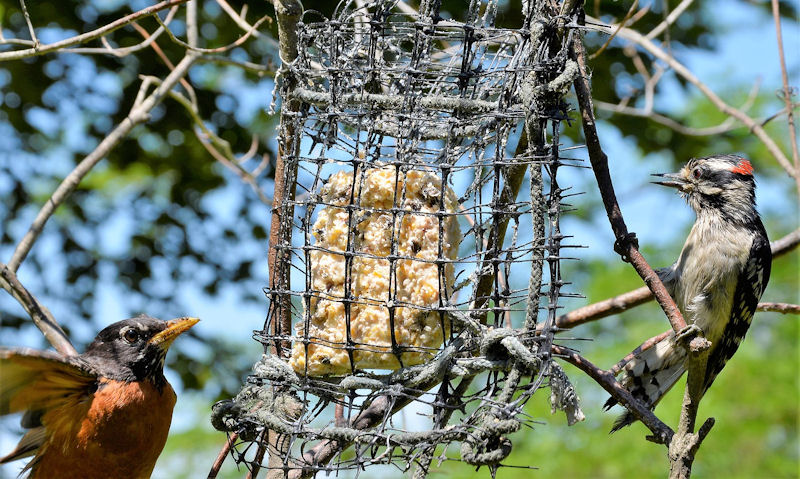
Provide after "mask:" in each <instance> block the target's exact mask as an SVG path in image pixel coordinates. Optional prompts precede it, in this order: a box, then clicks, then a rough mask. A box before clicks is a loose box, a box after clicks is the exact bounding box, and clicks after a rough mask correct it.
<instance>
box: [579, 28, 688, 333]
mask: <svg viewBox="0 0 800 479" xmlns="http://www.w3.org/2000/svg"><path fill="white" fill-rule="evenodd" d="M571 53H572V55H573V56H574V57H575V60H576V61H577V63H578V70H579V72H580V74H579V76H578V78H576V79H575V82H574V84H575V93H576V96H577V97H578V104H579V106H580V110H581V120H582V123H583V133H584V137H585V138H586V146H587V149H588V151H589V160H590V162H591V164H592V170H593V171H594V174H595V178H596V179H597V186H598V187H599V189H600V195H601V196H602V198H603V205H604V206H605V209H606V214H607V215H608V220H609V222H610V223H611V229H612V230H613V231H614V236H615V237H616V243H615V245H614V249H615V250H616V251H617V253H619V254H620V255H621V256H622V258H623V260H625V261H628V262H630V263H631V265H633V267H634V269H636V272H637V273H638V274H639V276H640V277H641V278H642V279H643V280H644V282H645V284H646V285H647V286H648V288H650V290H651V291H652V292H653V295H654V296H655V297H656V300H657V301H658V303H659V305H660V306H661V309H663V310H664V313H665V314H666V315H667V319H668V320H669V322H670V325H672V329H673V330H675V332H676V333H677V332H679V331H682V330H683V329H684V328H686V321H684V319H683V315H682V314H681V312H680V311H679V310H678V307H677V306H676V305H675V301H673V300H672V298H671V297H670V296H669V293H667V290H666V288H665V287H664V285H663V284H662V283H661V280H660V279H659V278H658V275H657V274H656V272H655V271H653V268H651V267H650V265H649V264H647V261H646V260H645V259H644V256H642V254H641V253H640V252H639V249H638V244H637V241H636V237H635V235H634V234H632V233H629V232H628V227H627V226H626V225H625V220H624V218H623V217H622V212H621V211H620V208H619V204H618V203H617V198H616V194H615V193H614V185H613V183H612V182H611V175H610V173H609V171H608V157H607V156H606V154H605V152H603V149H602V147H601V146H600V139H599V137H598V136H597V129H596V127H595V120H594V113H593V107H592V97H591V87H590V85H589V76H588V73H587V68H586V53H585V51H584V48H583V43H582V40H581V39H580V38H576V39H575V40H573V42H572V51H571Z"/></svg>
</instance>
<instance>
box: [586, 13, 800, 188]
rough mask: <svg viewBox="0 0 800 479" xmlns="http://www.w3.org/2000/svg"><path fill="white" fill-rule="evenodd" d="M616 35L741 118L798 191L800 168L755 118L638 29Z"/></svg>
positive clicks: (626, 29) (621, 29)
mask: <svg viewBox="0 0 800 479" xmlns="http://www.w3.org/2000/svg"><path fill="white" fill-rule="evenodd" d="M587 19H590V20H591V21H592V22H593V23H595V24H597V25H601V26H602V27H601V28H603V29H606V28H612V27H611V26H610V25H604V24H603V22H601V21H600V20H598V19H596V18H590V17H588V16H587ZM591 28H596V27H591ZM618 36H619V37H620V38H624V39H626V40H628V41H631V42H633V43H635V44H637V45H639V46H640V47H642V48H644V49H645V50H647V51H648V52H649V53H650V54H651V55H653V56H654V57H655V58H657V59H659V60H661V61H663V62H664V63H666V64H667V65H669V67H670V68H672V69H673V70H674V71H675V73H677V74H678V75H680V76H681V77H683V78H684V79H685V80H686V81H688V82H689V83H691V84H692V85H694V86H695V87H696V88H697V89H698V90H700V92H701V93H703V95H705V96H706V98H708V99H709V100H710V101H711V103H712V104H713V105H714V106H715V107H717V109H718V110H719V111H721V112H722V113H724V114H726V115H729V116H732V117H734V118H736V119H737V120H739V121H741V122H742V123H743V124H745V125H746V126H747V127H748V128H749V129H750V131H752V132H753V134H754V135H756V137H758V139H759V140H761V142H762V143H763V144H764V146H765V147H766V148H767V150H768V151H769V152H770V154H771V155H772V156H773V157H774V158H775V159H776V160H777V161H778V164H780V165H781V167H782V168H783V169H784V170H785V171H786V172H787V173H789V175H791V176H792V177H793V178H794V179H795V182H796V185H797V188H798V191H800V170H797V169H796V168H795V167H794V166H793V165H792V164H791V163H790V162H789V159H788V158H787V157H786V155H785V154H784V153H783V151H782V150H781V148H780V147H779V146H778V144H777V143H776V142H775V140H773V139H772V137H770V136H769V135H768V134H767V132H766V131H765V130H764V128H763V127H762V126H761V125H760V124H759V123H758V122H757V121H756V120H754V119H753V118H751V117H750V116H748V115H747V114H746V113H745V112H743V111H741V110H739V109H738V108H734V107H732V106H730V105H728V104H727V103H726V102H725V101H724V100H722V98H720V97H719V96H718V95H717V94H716V93H715V92H714V91H713V90H711V88H709V87H708V85H706V84H705V83H703V82H702V81H700V79H699V78H697V77H696V76H695V75H694V73H692V71H691V70H689V69H688V68H686V66H684V65H683V64H682V63H680V62H679V61H678V60H676V59H675V58H674V57H673V56H672V55H670V54H669V53H667V52H665V51H664V50H663V49H661V48H660V47H659V46H658V45H656V44H655V43H653V42H652V41H651V40H649V39H648V38H647V37H645V36H644V35H642V34H641V33H639V32H637V31H635V30H632V29H630V28H625V27H621V28H619V33H618Z"/></svg>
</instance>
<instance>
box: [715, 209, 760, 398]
mask: <svg viewBox="0 0 800 479" xmlns="http://www.w3.org/2000/svg"><path fill="white" fill-rule="evenodd" d="M759 223H760V222H759ZM758 226H760V232H759V233H760V234H757V235H756V236H755V237H754V238H753V245H752V246H751V248H750V256H749V258H748V259H747V263H746V264H745V267H744V269H743V271H742V272H741V273H740V274H739V279H738V281H737V282H736V291H735V292H734V294H733V304H732V306H731V315H730V319H729V320H728V324H727V325H726V326H725V331H724V332H723V333H722V337H721V338H720V339H719V341H718V343H719V344H716V345H713V346H712V350H711V354H710V355H709V357H708V365H707V366H706V378H705V383H704V386H705V388H704V391H707V390H708V388H709V387H710V386H711V383H713V382H714V378H716V377H717V374H719V372H720V371H722V368H723V367H725V363H727V362H728V360H729V359H730V358H731V357H732V356H733V354H734V353H735V352H736V350H737V349H738V348H739V344H740V343H741V342H742V340H743V339H744V336H745V333H747V330H748V328H750V322H751V321H752V319H753V314H755V312H756V307H757V306H758V300H759V299H761V295H762V294H763V293H764V290H765V289H766V288H767V282H769V274H770V269H771V267H772V250H771V249H770V245H769V239H767V234H766V232H765V231H764V227H763V226H762V225H761V224H759V225H758Z"/></svg>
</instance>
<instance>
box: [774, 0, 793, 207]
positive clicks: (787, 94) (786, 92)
mask: <svg viewBox="0 0 800 479" xmlns="http://www.w3.org/2000/svg"><path fill="white" fill-rule="evenodd" d="M772 17H773V18H774V19H775V36H776V37H777V40H778V57H779V58H780V62H781V80H782V81H783V102H784V103H785V104H786V110H787V111H788V118H787V121H788V123H789V138H790V139H791V141H790V143H791V144H792V161H794V169H795V171H800V154H798V152H797V130H796V129H795V126H794V112H793V111H792V91H791V89H790V87H789V74H788V73H787V70H786V57H785V56H784V53H783V34H782V33H781V12H780V5H779V4H778V0H772ZM798 181H800V180H798ZM799 184H800V183H799ZM798 194H800V186H798Z"/></svg>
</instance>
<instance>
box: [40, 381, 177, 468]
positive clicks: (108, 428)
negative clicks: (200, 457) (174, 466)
mask: <svg viewBox="0 0 800 479" xmlns="http://www.w3.org/2000/svg"><path fill="white" fill-rule="evenodd" d="M175 400H176V397H175V392H174V391H173V390H172V387H171V386H170V385H169V383H166V382H165V383H164V387H163V388H162V389H161V391H159V390H158V388H156V387H155V385H154V384H153V383H152V382H151V381H149V380H144V381H140V382H130V383H126V382H122V381H110V380H101V382H100V386H99V387H98V389H97V391H95V392H94V393H93V394H89V395H87V396H84V398H83V399H82V400H79V401H78V402H77V403H76V402H72V403H70V404H67V405H64V406H62V407H59V408H55V409H53V410H51V411H48V413H47V414H46V415H45V416H44V417H43V418H42V419H43V421H42V422H43V424H44V425H45V427H46V428H47V436H48V438H47V440H46V443H45V444H44V445H43V448H42V450H40V453H39V455H38V457H39V459H38V461H36V464H35V465H34V467H33V471H32V474H31V478H55V477H58V478H63V479H71V478H75V479H94V478H98V479H105V478H109V477H125V478H148V477H150V474H151V473H152V471H153V467H154V466H155V463H156V459H158V456H159V454H161V450H162V449H163V448H164V443H165V442H166V440H167V434H168V433H169V426H170V423H171V421H172V410H173V408H174V407H175Z"/></svg>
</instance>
